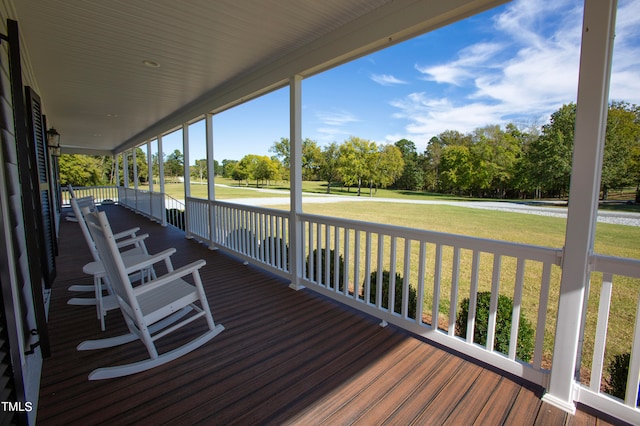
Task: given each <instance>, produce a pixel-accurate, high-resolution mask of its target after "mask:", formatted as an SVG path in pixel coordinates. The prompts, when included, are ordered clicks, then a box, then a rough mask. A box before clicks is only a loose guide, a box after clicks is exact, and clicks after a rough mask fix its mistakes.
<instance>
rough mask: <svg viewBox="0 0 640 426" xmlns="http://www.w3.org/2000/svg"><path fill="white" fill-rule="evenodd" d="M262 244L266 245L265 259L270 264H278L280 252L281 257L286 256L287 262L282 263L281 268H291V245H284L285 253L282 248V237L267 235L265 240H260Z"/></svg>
mask: <svg viewBox="0 0 640 426" xmlns="http://www.w3.org/2000/svg"><path fill="white" fill-rule="evenodd" d="M260 246H261V247H264V261H265V262H267V263H268V264H269V265H272V266H275V267H277V266H278V258H277V256H278V254H279V255H280V257H282V256H286V257H285V258H284V259H285V262H284V263H285V264H284V265H280V267H281V268H283V269H284V270H285V271H288V270H289V246H288V245H285V246H284V253H283V249H282V238H276V237H267V238H265V239H264V240H262V241H261V242H260Z"/></svg>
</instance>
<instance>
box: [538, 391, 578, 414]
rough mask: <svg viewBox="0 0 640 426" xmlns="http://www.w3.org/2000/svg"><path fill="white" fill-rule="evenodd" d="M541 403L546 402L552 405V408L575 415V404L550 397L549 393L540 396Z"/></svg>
mask: <svg viewBox="0 0 640 426" xmlns="http://www.w3.org/2000/svg"><path fill="white" fill-rule="evenodd" d="M542 401H543V402H546V403H547V404H549V405H553V406H554V407H556V408H559V409H561V410H563V411H566V412H567V413H569V414H571V415H575V414H576V404H575V403H574V402H573V401H571V402H568V401H565V400H562V399H560V398H558V397H556V396H553V395H551V394H550V393H545V394H544V395H543V396H542Z"/></svg>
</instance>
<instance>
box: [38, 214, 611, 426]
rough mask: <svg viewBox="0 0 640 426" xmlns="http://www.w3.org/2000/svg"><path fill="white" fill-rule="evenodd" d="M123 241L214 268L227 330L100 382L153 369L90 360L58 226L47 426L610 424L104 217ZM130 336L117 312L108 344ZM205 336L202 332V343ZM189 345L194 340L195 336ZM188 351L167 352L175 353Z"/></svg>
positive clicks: (242, 268)
mask: <svg viewBox="0 0 640 426" xmlns="http://www.w3.org/2000/svg"><path fill="white" fill-rule="evenodd" d="M101 209H103V210H105V211H106V212H107V214H108V216H109V219H110V221H111V223H112V225H113V227H114V229H116V230H117V229H124V228H129V227H131V226H139V227H141V230H142V232H146V233H149V234H150V237H149V239H148V247H149V248H150V250H151V251H152V252H156V251H160V250H162V249H164V248H168V247H175V248H177V250H178V251H177V253H176V255H174V264H175V265H176V266H180V265H183V264H186V263H188V262H190V261H193V260H197V259H205V260H206V261H207V265H206V266H205V267H204V268H203V269H202V271H201V272H202V278H203V282H204V284H205V290H206V293H207V296H208V298H209V303H210V305H211V308H212V310H213V314H214V318H215V320H216V321H217V322H219V323H222V324H223V325H224V326H225V331H224V332H223V333H222V334H220V335H219V336H217V337H216V338H215V339H214V340H212V341H211V342H209V343H208V344H207V345H205V346H203V347H202V348H200V349H199V350H197V351H195V352H192V353H191V354H189V355H187V356H185V357H182V358H180V359H179V360H177V361H175V362H172V363H169V364H167V365H164V366H162V367H159V368H156V369H153V370H150V371H148V372H144V373H140V374H137V375H134V376H129V377H126V378H121V379H118V380H106V381H97V382H91V381H88V380H87V375H88V373H89V372H90V371H91V370H92V369H94V368H96V367H99V366H104V365H106V364H110V365H113V364H118V363H126V362H131V361H133V360H135V359H137V358H143V357H144V356H145V354H146V352H145V349H144V346H143V345H141V344H139V342H134V343H130V344H128V345H124V346H122V347H120V348H112V349H109V350H99V351H95V352H85V353H81V352H78V351H77V350H76V349H75V347H76V345H77V344H78V343H80V342H81V341H82V340H85V339H89V338H96V337H97V336H98V335H100V334H101V333H102V332H101V331H100V326H99V322H98V321H97V319H96V318H95V310H94V309H92V308H91V307H81V306H70V305H67V300H68V299H69V298H70V297H72V296H74V295H77V294H74V293H71V292H69V291H68V290H67V289H68V287H69V286H70V285H72V284H79V283H82V284H86V283H89V282H91V277H89V276H87V275H85V274H83V273H82V265H83V264H84V262H85V261H87V262H88V261H90V260H91V259H90V254H89V253H88V252H87V251H86V248H85V247H84V245H85V243H84V239H83V237H82V235H81V232H80V227H79V226H78V225H77V224H76V223H72V222H67V221H65V220H63V221H62V222H61V226H60V247H59V256H58V268H59V269H58V270H59V272H58V278H57V280H56V282H55V284H54V286H53V289H52V294H51V302H50V311H49V331H50V336H51V342H52V345H51V357H50V358H48V359H46V360H45V362H44V366H43V373H42V383H41V390H40V401H39V407H38V423H39V424H95V423H122V422H126V423H130V422H131V423H137V422H138V421H142V420H144V421H145V422H148V423H152V424H159V423H165V422H173V421H183V422H189V423H192V422H196V421H201V422H206V423H214V424H223V423H224V424H230V423H233V424H345V423H352V422H353V423H359V424H381V423H383V422H385V421H389V422H392V423H395V424H410V423H412V422H417V423H418V424H460V423H461V422H462V423H465V424H471V423H475V424H504V423H507V424H508V423H517V424H523V425H525V424H595V423H596V422H597V424H609V423H611V422H615V421H613V420H612V419H610V418H608V417H606V416H604V415H602V414H600V415H599V416H596V415H593V412H588V411H585V409H584V407H582V406H579V409H578V411H577V412H576V414H575V415H570V414H567V413H566V412H564V411H562V410H560V409H558V408H556V407H553V406H551V405H549V404H547V403H544V402H542V400H541V396H542V393H543V389H542V388H541V387H539V386H535V385H532V384H531V383H530V382H527V381H523V380H521V379H519V378H517V377H515V376H513V375H509V374H505V373H500V372H498V371H497V370H495V369H493V368H491V367H489V366H488V365H486V364H483V363H480V362H478V361H475V360H473V359H471V358H470V357H466V356H464V355H462V354H460V353H459V352H456V351H453V350H450V349H447V348H445V347H443V346H440V345H438V344H435V343H433V342H428V341H426V340H424V339H422V338H419V337H418V336H416V335H414V334H411V333H408V332H406V331H404V330H402V329H400V328H398V327H395V326H393V325H389V326H387V327H381V326H380V324H379V320H378V319H377V318H375V317H372V316H369V315H366V314H363V313H361V312H358V311H356V310H353V309H350V308H349V307H347V306H346V305H344V304H341V303H338V302H336V301H333V300H330V299H328V298H325V297H322V296H321V295H319V294H317V293H316V292H312V291H309V290H301V291H297V292H296V291H291V289H290V288H288V286H287V285H288V281H287V280H284V279H282V278H281V277H278V276H276V275H274V274H271V273H268V272H266V271H264V270H262V269H260V268H256V267H255V266H252V265H246V264H244V262H243V261H241V260H240V259H239V258H234V257H232V256H229V255H228V254H225V253H223V251H221V250H215V251H214V250H210V249H209V248H208V247H207V246H206V245H203V244H200V243H198V242H197V241H194V240H192V239H186V238H185V234H184V233H183V232H182V231H180V230H178V229H176V228H174V227H171V226H167V227H163V226H161V225H159V224H157V223H154V222H152V221H149V220H148V219H147V218H145V217H144V216H141V215H139V214H135V213H134V212H132V211H130V210H128V209H125V208H124V207H122V206H117V205H109V206H102V207H101ZM124 330H125V325H124V322H123V320H122V317H121V315H120V314H119V312H118V311H112V312H111V313H110V314H109V315H108V316H107V331H106V332H104V333H105V334H109V335H110V334H117V333H118V332H122V331H124ZM196 332H197V330H193V333H196ZM183 337H184V339H188V338H189V336H186V335H185V336H183ZM179 340H180V338H170V339H168V340H166V339H165V341H164V342H163V341H161V343H162V344H163V345H164V346H163V349H166V348H168V347H170V346H171V345H176V344H179V343H180V341H179Z"/></svg>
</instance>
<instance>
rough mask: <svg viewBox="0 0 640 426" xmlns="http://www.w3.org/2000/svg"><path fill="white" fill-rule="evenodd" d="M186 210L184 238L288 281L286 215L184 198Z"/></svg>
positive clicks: (261, 209) (279, 212)
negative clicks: (268, 271)
mask: <svg viewBox="0 0 640 426" xmlns="http://www.w3.org/2000/svg"><path fill="white" fill-rule="evenodd" d="M186 208H187V212H188V213H187V223H188V229H187V231H186V232H187V236H189V237H193V238H197V239H199V240H201V241H203V242H207V243H209V244H210V245H213V246H216V247H220V248H223V249H226V250H228V251H230V252H232V253H233V254H234V255H236V256H238V257H240V258H242V259H243V260H245V261H247V262H257V263H259V264H260V265H261V266H262V267H265V268H266V269H268V270H270V271H271V272H274V273H276V274H278V275H281V276H283V277H286V278H291V276H290V270H289V262H288V256H289V255H288V249H289V212H288V211H283V210H276V209H268V208H261V207H250V206H244V205H239V204H233V203H228V202H224V201H208V200H204V199H200V198H187V200H186Z"/></svg>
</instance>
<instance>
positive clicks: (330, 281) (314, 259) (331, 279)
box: [307, 249, 344, 291]
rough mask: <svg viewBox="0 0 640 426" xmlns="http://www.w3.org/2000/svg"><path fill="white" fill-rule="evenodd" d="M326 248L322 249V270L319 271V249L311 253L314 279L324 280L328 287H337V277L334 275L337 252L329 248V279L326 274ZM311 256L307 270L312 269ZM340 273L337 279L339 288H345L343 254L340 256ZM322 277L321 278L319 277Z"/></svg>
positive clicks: (341, 289)
mask: <svg viewBox="0 0 640 426" xmlns="http://www.w3.org/2000/svg"><path fill="white" fill-rule="evenodd" d="M326 252H327V250H326V249H321V250H320V271H318V263H317V259H318V257H317V250H313V254H312V255H311V262H313V277H311V279H312V280H314V281H316V282H322V284H324V285H325V286H327V287H328V288H335V284H336V279H335V277H334V274H335V272H334V271H335V254H334V253H335V252H334V251H333V250H329V279H327V277H326V276H325V275H326V267H325V265H326V263H325V253H326ZM309 260H310V259H309V257H307V272H309V274H310V271H311V268H310V264H309ZM338 274H339V277H338V279H337V282H338V290H339V291H343V290H344V258H343V257H342V255H340V256H339V257H338ZM319 277H321V279H319Z"/></svg>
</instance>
